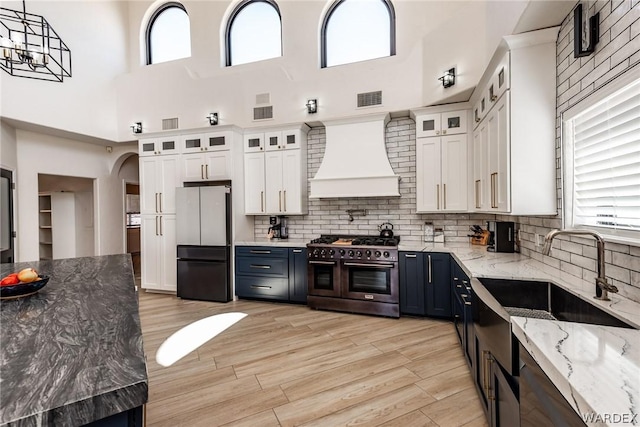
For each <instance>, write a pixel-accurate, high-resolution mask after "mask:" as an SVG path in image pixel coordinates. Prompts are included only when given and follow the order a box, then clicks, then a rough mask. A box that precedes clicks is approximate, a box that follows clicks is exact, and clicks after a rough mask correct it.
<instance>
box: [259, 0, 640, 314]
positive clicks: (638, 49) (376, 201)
mask: <svg viewBox="0 0 640 427" xmlns="http://www.w3.org/2000/svg"><path fill="white" fill-rule="evenodd" d="M595 12H600V25H601V27H600V42H599V43H598V45H597V46H596V49H595V52H594V53H593V54H592V55H590V56H587V57H583V58H574V56H573V11H572V12H571V13H570V14H569V15H567V17H566V18H565V19H564V21H563V23H562V25H561V28H560V32H559V36H558V41H557V50H556V52H557V102H556V106H557V107H556V113H557V114H556V117H557V120H556V126H557V130H556V138H557V140H556V167H557V175H556V176H557V180H556V181H557V195H558V196H557V198H558V201H557V203H558V216H552V217H549V216H545V217H527V216H520V217H512V216H506V215H497V216H496V215H490V214H475V213H469V214H428V215H427V214H417V213H416V212H415V209H416V189H415V181H416V166H415V160H416V144H415V142H416V136H415V135H416V133H415V123H414V121H413V120H412V119H410V118H409V117H406V118H396V119H393V120H391V121H390V122H389V124H388V125H387V130H386V146H387V153H388V155H389V161H390V163H391V166H392V168H393V170H394V172H395V173H396V174H398V175H400V176H401V181H400V193H401V196H400V197H399V198H388V197H380V198H378V197H374V198H355V199H323V200H310V201H309V214H308V215H305V216H296V217H290V228H291V231H290V237H291V238H294V239H303V240H310V239H312V238H315V237H317V236H319V235H320V234H327V233H335V234H375V233H377V232H378V225H380V224H381V223H383V222H386V221H389V222H391V223H392V224H393V225H394V232H395V233H396V234H397V235H399V236H400V237H401V240H402V241H403V242H418V241H420V240H421V239H422V228H423V225H424V222H425V221H431V222H433V224H434V226H435V227H442V228H443V229H444V232H445V239H446V241H447V242H466V241H468V237H467V234H469V226H470V225H473V224H479V225H481V226H482V227H483V228H486V221H487V220H490V219H498V220H503V221H514V222H516V224H517V225H516V228H519V230H520V252H521V253H523V254H524V255H527V256H530V257H531V258H534V259H537V260H539V261H541V262H543V263H545V264H548V265H551V266H553V267H556V268H559V269H562V270H563V271H564V272H567V273H569V274H571V275H574V276H576V277H580V278H583V279H585V280H587V281H593V282H595V277H596V248H595V242H594V241H593V240H592V239H589V238H580V237H565V236H561V237H558V238H557V241H554V244H553V249H552V252H551V255H550V256H546V255H543V254H542V247H541V246H536V241H535V235H536V234H539V235H542V236H544V235H546V233H548V232H549V231H550V230H552V229H554V228H562V218H561V213H562V190H561V189H562V178H561V177H562V173H561V164H562V162H561V141H560V135H561V114H562V112H563V111H565V110H566V109H568V108H569V107H571V106H572V105H575V104H576V103H577V102H579V101H580V100H582V99H583V98H584V97H586V96H588V95H589V94H591V93H592V92H594V91H595V90H597V89H598V88H600V87H602V86H603V85H605V84H606V83H607V82H609V81H611V80H612V79H615V78H616V76H618V75H619V74H621V73H623V72H624V71H626V70H627V69H629V68H631V67H632V66H634V65H636V64H638V63H639V62H640V1H636V0H624V1H619V0H618V1H613V2H612V1H602V0H600V1H597V2H593V4H592V5H591V8H590V14H593V13H595ZM307 146H308V176H309V178H312V177H313V176H314V175H315V173H316V171H317V170H318V167H319V166H320V163H321V162H322V157H323V155H324V148H325V130H324V127H315V128H312V129H311V130H310V131H309V134H308V145H307ZM354 161H357V160H354ZM346 209H366V210H367V215H366V216H357V217H355V218H354V220H353V222H349V220H348V218H349V217H348V215H347V213H346V212H345V210H346ZM268 227H269V217H263V216H258V217H256V218H255V235H256V237H260V236H264V235H266V232H267V228H268ZM605 247H606V251H605V261H606V266H605V267H606V268H605V270H606V274H607V277H608V278H609V280H610V281H611V282H612V283H613V284H615V285H616V286H617V287H618V289H619V290H620V294H621V295H624V296H626V297H627V298H629V299H632V300H634V301H637V302H640V247H636V246H629V245H619V244H615V243H607V244H606V246H605ZM594 286H595V285H594Z"/></svg>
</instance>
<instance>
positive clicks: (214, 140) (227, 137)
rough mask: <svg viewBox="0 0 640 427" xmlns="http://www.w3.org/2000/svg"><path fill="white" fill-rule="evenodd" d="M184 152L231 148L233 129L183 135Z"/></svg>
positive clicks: (182, 149)
mask: <svg viewBox="0 0 640 427" xmlns="http://www.w3.org/2000/svg"><path fill="white" fill-rule="evenodd" d="M179 141H180V150H181V152H182V153H201V152H203V151H223V150H229V149H230V148H231V142H232V141H233V132H232V131H221V132H211V133H206V134H192V135H181V136H180V137H179Z"/></svg>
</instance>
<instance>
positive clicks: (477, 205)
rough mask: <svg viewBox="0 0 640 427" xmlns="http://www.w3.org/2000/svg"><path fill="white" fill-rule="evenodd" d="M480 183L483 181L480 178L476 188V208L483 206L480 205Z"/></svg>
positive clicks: (477, 180)
mask: <svg viewBox="0 0 640 427" xmlns="http://www.w3.org/2000/svg"><path fill="white" fill-rule="evenodd" d="M480 184H481V181H480V180H479V179H476V187H475V190H476V209H480V208H481V206H480Z"/></svg>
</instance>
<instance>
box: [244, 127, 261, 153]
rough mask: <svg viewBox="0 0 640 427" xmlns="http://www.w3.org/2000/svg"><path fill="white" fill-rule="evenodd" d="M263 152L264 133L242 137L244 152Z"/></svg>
mask: <svg viewBox="0 0 640 427" xmlns="http://www.w3.org/2000/svg"><path fill="white" fill-rule="evenodd" d="M260 151H264V132H260V133H249V134H245V135H244V152H245V153H256V152H260Z"/></svg>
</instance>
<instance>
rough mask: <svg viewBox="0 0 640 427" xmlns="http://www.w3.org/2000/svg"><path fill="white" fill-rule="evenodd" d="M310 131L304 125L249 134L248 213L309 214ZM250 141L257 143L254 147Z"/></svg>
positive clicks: (246, 165) (247, 153)
mask: <svg viewBox="0 0 640 427" xmlns="http://www.w3.org/2000/svg"><path fill="white" fill-rule="evenodd" d="M308 129H309V128H308V127H307V126H306V125H302V126H296V127H287V128H285V129H282V128H279V129H268V130H265V131H264V132H262V133H257V132H255V133H253V132H252V133H251V134H247V135H245V214H247V215H303V214H306V213H307V150H306V135H307V130H308ZM250 140H254V141H255V142H254V144H253V146H252V147H250V145H249V141H250ZM258 141H262V142H263V150H261V149H259V144H260V143H259V142H258ZM261 161H262V164H260V162H261Z"/></svg>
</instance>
